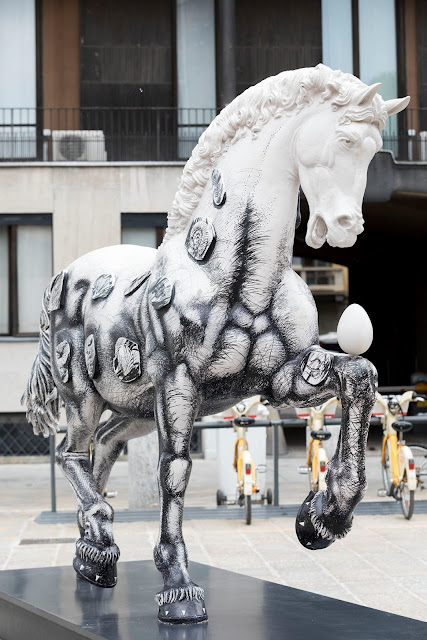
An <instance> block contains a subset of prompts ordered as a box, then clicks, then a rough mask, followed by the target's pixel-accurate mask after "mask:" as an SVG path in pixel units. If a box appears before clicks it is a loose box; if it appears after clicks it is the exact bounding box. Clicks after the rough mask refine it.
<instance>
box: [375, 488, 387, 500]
mask: <svg viewBox="0 0 427 640" xmlns="http://www.w3.org/2000/svg"><path fill="white" fill-rule="evenodd" d="M377 496H378V497H379V498H386V497H387V491H386V490H385V489H378V491H377Z"/></svg>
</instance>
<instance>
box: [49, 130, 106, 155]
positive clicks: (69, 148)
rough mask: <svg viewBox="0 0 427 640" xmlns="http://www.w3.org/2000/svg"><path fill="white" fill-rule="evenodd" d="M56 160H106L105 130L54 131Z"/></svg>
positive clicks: (53, 139) (53, 148) (53, 141)
mask: <svg viewBox="0 0 427 640" xmlns="http://www.w3.org/2000/svg"><path fill="white" fill-rule="evenodd" d="M52 160H53V161H54V162H105V161H106V160H107V152H106V151H105V136H104V132H103V131H85V130H81V131H72V130H64V131H52Z"/></svg>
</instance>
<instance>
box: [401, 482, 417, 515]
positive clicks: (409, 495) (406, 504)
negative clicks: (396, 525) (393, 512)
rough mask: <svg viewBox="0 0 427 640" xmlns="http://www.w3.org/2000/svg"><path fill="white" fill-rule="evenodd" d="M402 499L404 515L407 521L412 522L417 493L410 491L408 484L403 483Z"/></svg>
mask: <svg viewBox="0 0 427 640" xmlns="http://www.w3.org/2000/svg"><path fill="white" fill-rule="evenodd" d="M400 498H401V500H400V506H401V507H402V513H403V515H404V516H405V518H406V519H407V520H410V519H411V518H412V514H413V513H414V503H415V491H414V490H413V489H411V490H409V489H408V483H407V482H402V485H401V487H400Z"/></svg>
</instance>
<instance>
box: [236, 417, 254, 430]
mask: <svg viewBox="0 0 427 640" xmlns="http://www.w3.org/2000/svg"><path fill="white" fill-rule="evenodd" d="M233 422H234V424H235V425H236V426H237V427H246V426H247V425H248V424H253V423H254V422H255V418H251V417H249V416H240V418H234V420H233Z"/></svg>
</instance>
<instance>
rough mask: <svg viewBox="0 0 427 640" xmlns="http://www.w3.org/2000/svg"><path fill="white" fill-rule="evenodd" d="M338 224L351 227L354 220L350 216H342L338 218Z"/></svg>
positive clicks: (347, 227) (345, 227)
mask: <svg viewBox="0 0 427 640" xmlns="http://www.w3.org/2000/svg"><path fill="white" fill-rule="evenodd" d="M338 224H339V225H340V227H344V229H349V228H350V227H351V226H352V225H353V221H352V219H351V217H350V216H340V217H339V218H338Z"/></svg>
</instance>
